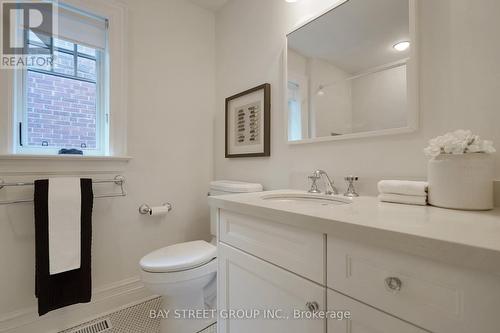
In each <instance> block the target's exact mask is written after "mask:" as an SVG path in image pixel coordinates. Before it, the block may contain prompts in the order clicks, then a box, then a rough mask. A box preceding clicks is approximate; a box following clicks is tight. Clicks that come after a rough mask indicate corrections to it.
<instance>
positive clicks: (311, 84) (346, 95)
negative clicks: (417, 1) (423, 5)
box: [287, 0, 412, 141]
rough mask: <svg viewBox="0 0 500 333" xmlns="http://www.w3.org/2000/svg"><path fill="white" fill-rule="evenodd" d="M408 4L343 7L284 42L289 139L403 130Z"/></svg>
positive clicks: (392, 1) (359, 1) (381, 0)
mask: <svg viewBox="0 0 500 333" xmlns="http://www.w3.org/2000/svg"><path fill="white" fill-rule="evenodd" d="M409 13H410V10H409V3H408V0H377V1H366V0H349V1H346V2H344V3H343V4H341V5H340V6H338V7H336V8H334V9H333V10H331V11H329V12H328V13H326V14H324V15H322V16H321V17H319V18H317V19H315V20H314V21H312V22H310V23H308V24H306V25H305V26H303V27H301V28H299V29H297V30H295V31H294V32H292V33H291V34H289V35H288V52H287V54H288V58H287V64H288V140H289V141H300V140H307V139H315V138H324V137H333V136H339V135H346V134H354V133H366V132H377V131H382V130H389V129H397V128H405V127H408V126H409V111H408V110H409V107H408V93H407V90H408V89H407V86H408V85H407V70H408V68H407V64H408V60H409V57H410V54H411V53H410V50H411V47H412V45H411V44H412V43H411V38H410V37H411V36H410V24H409V16H410V15H409Z"/></svg>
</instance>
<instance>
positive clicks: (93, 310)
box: [0, 277, 152, 333]
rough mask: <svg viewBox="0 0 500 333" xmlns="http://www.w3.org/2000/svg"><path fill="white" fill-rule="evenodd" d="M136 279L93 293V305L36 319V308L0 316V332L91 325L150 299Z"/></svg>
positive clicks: (26, 332)
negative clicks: (96, 319) (99, 319)
mask: <svg viewBox="0 0 500 333" xmlns="http://www.w3.org/2000/svg"><path fill="white" fill-rule="evenodd" d="M151 297H152V295H151V293H149V292H148V291H147V290H146V289H145V288H144V285H143V284H142V282H141V280H140V279H139V278H138V277H133V278H129V279H126V280H122V281H118V282H115V283H112V284H109V285H106V286H103V287H101V288H96V289H95V290H94V291H93V296H92V302H91V303H88V304H77V305H73V306H70V307H67V308H64V309H59V310H56V311H53V312H50V313H48V314H46V315H45V316H43V317H39V316H38V313H37V308H36V307H30V308H26V309H21V310H18V311H15V312H11V313H8V314H5V315H2V316H0V332H9V333H32V332H37V333H52V332H59V331H62V330H64V329H67V328H70V327H73V326H76V325H78V324H80V323H82V322H86V321H90V320H92V319H94V318H96V317H100V316H102V315H103V314H105V313H109V312H113V311H117V310H119V309H121V308H124V307H127V306H131V305H133V303H137V302H143V301H144V300H146V299H148V298H151Z"/></svg>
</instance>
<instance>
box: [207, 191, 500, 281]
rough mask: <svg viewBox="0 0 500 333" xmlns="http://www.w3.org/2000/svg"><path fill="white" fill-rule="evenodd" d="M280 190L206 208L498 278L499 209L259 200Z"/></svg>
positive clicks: (368, 200) (215, 201) (371, 200)
mask: <svg viewBox="0 0 500 333" xmlns="http://www.w3.org/2000/svg"><path fill="white" fill-rule="evenodd" d="M283 193H305V192H304V191H297V190H279V191H267V192H260V193H245V194H233V195H224V196H214V197H210V198H209V204H210V206H211V207H216V208H221V209H226V210H231V211H236V212H240V213H242V214H247V215H254V216H256V217H260V218H264V219H267V220H271V221H275V222H279V223H285V224H289V225H294V226H297V227H300V228H304V229H308V230H313V231H317V232H322V233H326V234H330V235H336V236H339V237H347V238H350V239H353V240H358V241H362V242H369V243H374V244H378V245H381V246H386V247H390V248H394V249H397V250H401V251H404V252H408V253H410V254H414V255H421V256H425V257H430V258H432V259H435V260H441V261H445V262H448V263H451V264H458V265H464V266H467V267H469V268H474V269H478V268H479V269H482V270H486V271H489V272H491V273H494V274H498V275H500V209H495V210H492V211H486V212H469V211H458V210H449V209H442V208H436V207H430V206H411V205H401V204H393V203H385V202H379V201H378V199H377V198H376V197H358V198H354V199H353V202H352V203H351V204H346V205H335V206H332V205H330V206H321V205H304V204H296V203H293V202H286V201H274V200H263V199H262V198H261V197H262V196H263V195H269V194H283Z"/></svg>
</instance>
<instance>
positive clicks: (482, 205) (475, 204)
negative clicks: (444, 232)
mask: <svg viewBox="0 0 500 333" xmlns="http://www.w3.org/2000/svg"><path fill="white" fill-rule="evenodd" d="M493 179H494V159H493V157H492V156H491V155H490V154H485V153H475V154H463V155H449V154H442V155H439V156H437V157H436V158H434V159H432V160H430V161H429V167H428V181H429V204H431V205H433V206H437V207H443V208H452V209H462V210H489V209H493V206H494V200H493Z"/></svg>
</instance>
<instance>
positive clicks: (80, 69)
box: [16, 7, 109, 155]
mask: <svg viewBox="0 0 500 333" xmlns="http://www.w3.org/2000/svg"><path fill="white" fill-rule="evenodd" d="M58 13H59V14H58V20H59V28H58V33H57V36H52V37H51V42H52V43H53V55H54V61H53V62H52V63H50V64H42V65H37V64H29V65H28V66H27V67H26V68H24V69H23V70H22V73H20V74H19V75H20V77H19V78H18V81H19V82H18V85H17V88H18V89H17V99H18V101H17V103H16V105H17V109H18V110H17V118H16V121H17V123H18V128H17V131H18V134H19V135H18V142H17V151H18V152H21V153H29V154H57V153H58V152H59V150H60V149H63V148H64V149H79V150H82V151H83V152H84V155H107V154H108V150H109V149H108V137H109V136H108V133H109V112H108V110H109V108H108V97H107V91H108V88H107V86H106V84H107V82H108V79H107V77H106V73H107V69H106V52H107V50H106V34H107V21H106V20H104V19H100V18H98V17H94V16H91V15H89V14H86V13H83V12H80V11H77V10H74V9H69V8H66V7H59V9H58ZM25 35H26V39H27V42H28V47H29V48H31V47H38V48H40V47H46V46H45V44H44V43H43V42H42V41H41V40H40V39H39V37H38V36H37V35H36V34H34V33H33V32H32V31H25Z"/></svg>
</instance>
